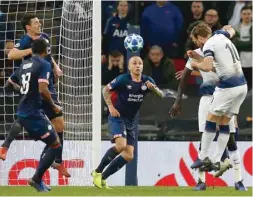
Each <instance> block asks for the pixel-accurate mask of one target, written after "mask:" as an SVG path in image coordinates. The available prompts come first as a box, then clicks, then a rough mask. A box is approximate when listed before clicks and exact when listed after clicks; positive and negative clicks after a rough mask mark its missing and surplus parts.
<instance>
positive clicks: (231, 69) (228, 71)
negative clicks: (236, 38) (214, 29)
mask: <svg viewBox="0 0 253 197" xmlns="http://www.w3.org/2000/svg"><path fill="white" fill-rule="evenodd" d="M203 53H204V56H205V57H213V58H214V64H213V66H214V68H215V70H216V73H217V75H218V78H219V85H218V87H220V88H229V87H236V86H240V85H243V84H246V80H245V78H244V75H243V71H242V66H241V61H240V58H239V54H238V51H237V49H236V48H235V46H234V44H233V43H232V42H231V41H230V40H229V39H228V38H227V37H226V36H224V35H223V34H215V35H213V36H212V37H211V38H209V39H208V40H207V42H206V43H205V44H204V47H203Z"/></svg>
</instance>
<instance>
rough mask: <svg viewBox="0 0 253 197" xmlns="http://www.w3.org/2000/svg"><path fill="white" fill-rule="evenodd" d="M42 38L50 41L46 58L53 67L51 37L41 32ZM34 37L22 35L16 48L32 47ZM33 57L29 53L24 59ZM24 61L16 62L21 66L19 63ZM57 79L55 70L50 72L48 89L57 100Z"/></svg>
mask: <svg viewBox="0 0 253 197" xmlns="http://www.w3.org/2000/svg"><path fill="white" fill-rule="evenodd" d="M39 38H40V39H45V40H46V41H47V42H48V47H47V53H48V55H47V56H46V57H45V60H46V61H47V62H49V63H50V64H51V67H52V68H53V64H52V58H51V46H50V43H49V37H48V35H47V34H45V33H41V35H40V37H39ZM33 41H34V40H33V39H32V38H31V37H30V36H28V35H27V34H26V35H24V36H22V37H21V39H20V40H19V42H18V43H16V44H15V46H14V48H16V49H19V50H25V49H30V48H32V44H33ZM29 58H31V55H28V56H26V57H24V60H27V59H29ZM21 63H22V61H18V62H17V63H16V66H17V67H19V65H20V64H21ZM54 83H55V79H54V73H53V70H52V71H51V73H50V79H49V86H48V89H49V91H50V93H51V95H52V98H53V99H56V100H57V93H56V89H55V85H54Z"/></svg>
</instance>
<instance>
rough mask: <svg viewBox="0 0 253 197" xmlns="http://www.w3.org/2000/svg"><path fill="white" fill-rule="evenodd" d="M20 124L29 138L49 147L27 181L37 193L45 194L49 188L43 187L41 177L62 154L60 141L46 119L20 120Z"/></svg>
mask: <svg viewBox="0 0 253 197" xmlns="http://www.w3.org/2000/svg"><path fill="white" fill-rule="evenodd" d="M20 123H21V125H22V126H23V127H24V128H25V129H26V130H27V132H28V133H29V135H30V136H31V137H33V138H34V139H36V140H41V141H43V142H44V143H45V144H46V145H47V146H48V147H49V148H48V149H47V151H46V152H45V154H44V155H43V157H42V158H41V159H40V162H39V165H38V167H37V169H36V172H35V174H34V176H33V177H32V178H31V179H30V180H29V184H30V185H31V186H32V187H34V188H35V189H36V190H37V191H39V192H47V191H48V189H49V187H48V186H46V185H45V183H44V182H43V180H42V177H43V175H44V173H45V172H46V170H47V169H48V168H49V167H50V166H51V165H52V163H53V161H54V159H55V158H56V157H60V155H61V154H62V146H61V144H60V140H59V138H58V136H57V134H56V132H55V131H54V128H53V126H52V125H51V123H50V122H49V120H48V119H47V118H46V117H38V118H36V119H26V118H21V119H20ZM47 188H48V189H47Z"/></svg>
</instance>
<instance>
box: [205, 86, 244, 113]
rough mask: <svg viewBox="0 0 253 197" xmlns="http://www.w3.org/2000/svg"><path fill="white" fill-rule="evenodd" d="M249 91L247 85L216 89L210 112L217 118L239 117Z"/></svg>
mask: <svg viewBox="0 0 253 197" xmlns="http://www.w3.org/2000/svg"><path fill="white" fill-rule="evenodd" d="M247 91H248V87H247V84H245V85H242V86H237V87H233V88H218V87H216V88H215V91H214V93H213V101H212V102H211V105H210V108H209V112H210V113H212V114H213V115H216V116H222V115H226V116H227V117H232V116H233V115H237V114H238V113H239V110H240V107H241V104H242V102H243V101H244V99H245V98H246V95H247Z"/></svg>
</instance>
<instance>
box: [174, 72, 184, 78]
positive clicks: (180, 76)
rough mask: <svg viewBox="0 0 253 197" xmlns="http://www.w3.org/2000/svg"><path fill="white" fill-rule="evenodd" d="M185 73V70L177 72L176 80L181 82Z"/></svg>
mask: <svg viewBox="0 0 253 197" xmlns="http://www.w3.org/2000/svg"><path fill="white" fill-rule="evenodd" d="M183 73H184V70H180V71H177V72H176V73H175V78H176V79H177V80H180V79H181V78H182V76H183Z"/></svg>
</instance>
